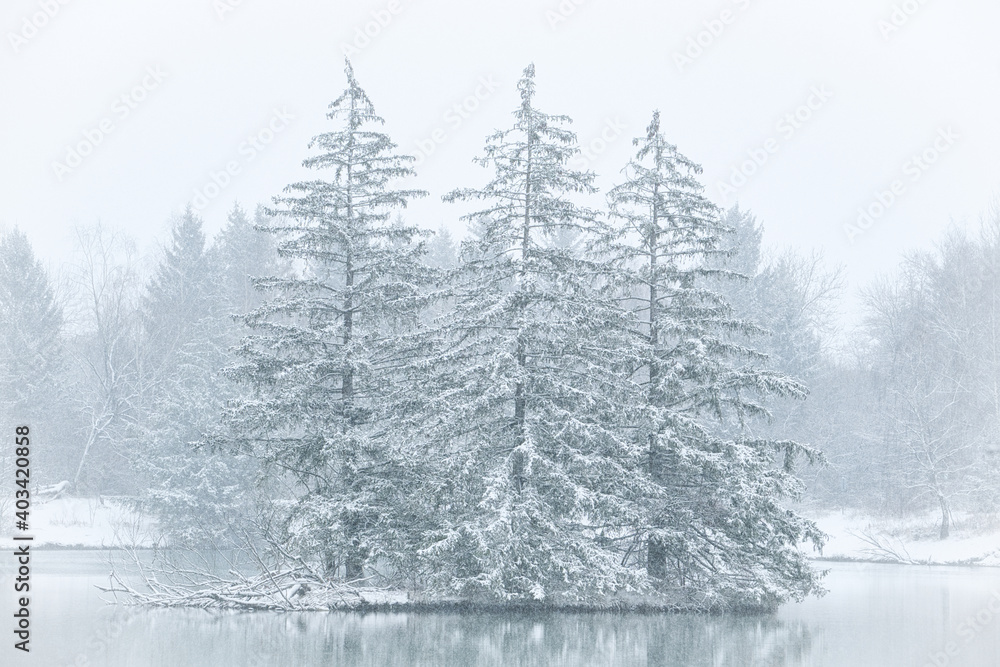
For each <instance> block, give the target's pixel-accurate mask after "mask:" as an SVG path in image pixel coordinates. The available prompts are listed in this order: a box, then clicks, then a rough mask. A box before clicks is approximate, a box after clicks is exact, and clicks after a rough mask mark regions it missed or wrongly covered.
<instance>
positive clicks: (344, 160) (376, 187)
mask: <svg viewBox="0 0 1000 667" xmlns="http://www.w3.org/2000/svg"><path fill="white" fill-rule="evenodd" d="M346 74H347V82H348V87H347V89H346V90H345V91H344V92H343V94H342V95H341V96H340V97H338V98H337V99H336V100H335V101H334V102H333V103H332V104H331V105H330V111H329V113H328V117H329V118H330V119H331V120H334V121H337V122H338V123H339V127H337V128H336V129H335V130H333V131H330V132H327V133H325V134H321V135H319V136H317V137H315V138H314V139H313V141H312V142H311V144H310V148H314V147H315V148H318V149H319V150H320V153H319V154H318V155H315V156H313V157H309V158H308V159H306V160H305V161H304V163H303V164H304V165H305V166H306V167H308V168H312V169H321V170H324V171H325V172H326V174H327V175H328V176H327V177H328V180H321V179H316V180H309V181H303V182H299V183H294V184H292V185H289V186H288V187H287V188H286V190H285V192H286V195H284V196H280V197H276V198H275V208H274V209H273V210H269V211H268V213H269V214H270V215H273V216H274V220H273V222H272V223H270V224H269V225H268V226H267V227H266V228H265V229H266V231H268V232H271V233H273V234H275V235H276V238H277V248H278V253H279V255H281V256H282V257H284V258H287V259H289V260H291V261H292V262H293V266H294V271H293V273H292V274H291V275H289V276H272V277H268V278H261V279H257V280H256V281H255V285H256V286H257V288H258V289H260V290H262V292H263V294H264V302H263V303H262V305H260V306H259V307H258V308H256V309H255V310H253V311H251V312H250V313H249V314H247V315H246V316H245V317H244V318H243V320H244V323H245V324H246V325H247V326H248V327H249V328H250V329H251V332H250V334H249V336H248V337H247V338H245V339H244V341H243V343H242V344H241V346H240V348H239V350H238V351H237V354H238V361H237V362H236V363H235V365H233V366H232V367H230V369H229V372H228V374H229V375H230V377H232V378H233V379H235V380H236V381H238V382H239V383H241V384H242V385H243V386H244V387H245V389H246V390H249V391H245V392H244V395H243V396H242V397H241V398H240V399H238V400H236V401H234V402H233V403H232V404H231V405H230V406H229V407H228V408H227V411H226V422H227V424H228V426H229V429H230V431H231V434H230V436H229V437H230V438H231V444H232V445H234V446H236V447H237V448H238V449H239V450H240V451H245V452H248V453H250V454H252V455H254V456H256V457H259V459H260V460H261V461H262V463H263V464H264V465H265V466H266V467H267V468H268V469H269V470H270V471H271V472H272V473H273V474H280V476H281V477H280V478H281V480H282V481H283V482H285V483H286V488H290V491H289V493H291V494H293V495H294V501H293V502H292V503H291V504H290V506H289V507H288V508H287V516H286V517H285V525H284V532H283V534H281V535H276V536H273V537H275V538H276V539H277V540H279V541H280V543H281V546H282V549H283V550H285V551H286V552H288V553H291V554H294V555H296V556H299V557H303V558H305V559H307V560H308V561H311V562H314V563H320V564H321V565H322V567H323V568H324V570H325V572H326V574H327V576H338V575H340V574H343V576H345V577H346V579H347V580H349V581H354V580H357V579H360V578H361V577H362V576H364V575H365V573H366V572H365V570H366V566H369V565H371V566H373V565H374V564H375V563H376V562H377V563H379V565H380V568H379V571H381V572H382V573H383V574H384V573H385V572H386V570H387V569H388V570H392V566H393V565H394V564H396V563H398V562H399V560H400V559H401V558H404V557H405V554H406V550H407V545H408V544H409V543H410V539H409V538H408V537H407V536H406V535H407V531H409V530H411V529H414V527H415V526H416V525H417V523H416V522H414V521H413V519H412V517H410V516H408V514H407V513H408V511H409V510H408V509H407V508H409V507H411V506H412V504H413V503H417V502H419V496H418V495H417V494H414V489H413V488H410V485H409V484H408V483H407V482H406V480H405V479H403V476H404V474H407V473H406V469H407V468H406V467H407V466H411V465H416V464H417V463H419V462H415V461H412V459H411V457H407V456H405V455H404V453H403V452H402V450H401V447H403V443H402V442H401V440H402V438H401V436H400V434H399V433H398V429H397V428H396V424H395V422H396V420H397V419H399V418H400V414H401V412H402V411H404V410H405V407H406V406H405V401H406V400H408V394H409V393H411V392H412V390H409V391H408V390H407V386H408V385H407V383H406V382H405V381H404V378H405V376H406V369H407V368H408V365H409V364H410V362H411V360H412V359H413V358H414V349H413V346H414V345H415V343H414V336H413V335H412V331H413V327H415V326H416V322H417V320H418V316H419V311H420V307H421V304H422V300H423V299H424V298H425V297H424V290H423V289H422V284H423V281H424V280H425V279H426V272H427V271H428V270H429V269H427V268H425V267H424V265H423V264H422V262H421V261H420V260H421V255H422V253H423V243H422V240H421V237H422V236H423V233H422V232H421V231H419V230H418V229H417V228H416V227H413V226H407V225H404V224H402V223H401V222H399V221H398V220H397V221H392V217H391V216H392V213H393V211H394V210H398V209H400V208H403V207H405V206H406V205H407V202H408V201H409V200H410V199H411V198H413V197H417V196H422V195H423V194H424V193H423V192H420V191H416V190H406V189H399V188H398V187H397V182H398V181H399V180H400V179H403V178H405V177H408V176H411V175H412V174H413V171H412V169H411V168H410V163H411V162H412V161H413V158H412V157H410V156H403V155H398V154H396V153H395V152H394V151H395V149H396V145H395V144H394V143H393V142H392V141H391V139H390V138H389V136H388V135H386V134H384V133H381V132H379V131H377V129H375V128H377V126H379V125H382V124H383V123H384V121H383V120H382V118H380V117H379V116H378V115H377V114H376V113H375V109H374V107H373V105H372V102H371V101H370V100H369V98H368V96H367V95H366V94H365V92H364V91H363V90H362V89H361V87H360V86H359V85H358V82H357V81H356V79H355V77H354V71H353V69H352V67H351V65H350V63H348V64H347V67H346ZM286 497H287V495H286ZM375 571H376V570H375V569H374V568H372V569H371V570H369V571H368V574H372V573H374V572H375Z"/></svg>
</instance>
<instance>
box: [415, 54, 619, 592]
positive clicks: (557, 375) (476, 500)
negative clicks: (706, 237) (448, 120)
mask: <svg viewBox="0 0 1000 667" xmlns="http://www.w3.org/2000/svg"><path fill="white" fill-rule="evenodd" d="M518 90H519V91H520V96H521V105H520V107H519V108H518V109H517V110H516V111H515V112H514V118H515V122H514V125H513V127H512V128H510V129H507V130H502V131H498V132H496V133H495V134H493V135H492V136H491V137H489V139H488V140H487V144H486V148H485V155H484V156H483V157H482V158H479V159H477V162H478V163H479V164H481V165H483V166H485V167H489V168H492V170H493V171H494V177H493V179H492V180H491V181H490V182H489V183H487V184H486V185H484V186H483V187H481V188H478V189H469V190H458V191H455V192H453V193H451V194H449V195H447V196H446V197H445V199H446V201H465V200H479V201H483V202H485V203H486V208H484V209H482V210H479V211H476V212H473V213H471V214H469V215H466V216H465V217H464V219H465V220H466V221H467V223H469V224H470V226H473V227H474V232H475V234H474V238H473V239H472V240H470V241H468V242H466V244H465V245H464V247H463V257H462V260H463V261H462V264H461V266H460V267H459V268H458V269H457V270H456V272H455V273H454V284H453V288H452V291H453V298H454V302H455V307H454V310H453V312H451V313H450V314H448V315H446V316H445V317H444V318H443V321H442V327H441V331H442V336H443V345H444V347H443V350H442V351H441V353H440V354H439V355H438V356H437V357H436V358H435V359H434V360H433V363H432V364H431V368H432V374H433V382H432V385H433V387H434V392H433V399H432V400H431V401H430V402H429V404H428V406H427V408H426V409H427V413H428V415H429V417H430V419H429V422H430V423H429V424H427V425H425V428H424V430H423V435H424V437H426V438H427V440H428V448H429V451H430V452H431V453H432V455H433V456H436V457H439V460H440V465H441V468H440V476H439V479H440V485H439V486H438V488H437V489H436V495H437V498H438V500H437V502H438V507H437V514H436V516H437V519H438V521H439V523H438V525H437V527H436V529H435V530H433V531H431V532H430V533H429V534H428V544H427V546H426V548H425V550H424V554H425V555H426V556H427V557H428V558H429V560H430V562H431V570H432V572H433V576H432V578H431V585H432V587H433V588H434V589H436V590H438V591H443V592H445V593H446V594H455V593H457V594H459V595H462V596H464V597H466V598H470V599H486V600H529V601H530V600H545V601H560V600H562V601H565V600H579V599H582V598H586V597H588V596H592V595H597V594H600V593H606V592H610V591H615V590H622V589H625V588H628V587H629V586H633V585H634V586H638V585H639V584H638V582H637V581H636V580H635V579H634V577H633V576H632V573H631V572H629V571H628V570H627V569H625V568H623V567H622V565H621V562H620V554H619V553H618V552H617V551H616V549H615V544H616V543H615V539H616V538H617V537H618V535H617V533H615V531H614V528H613V526H620V525H622V524H624V523H625V519H624V518H623V517H622V516H621V512H622V508H623V507H625V506H626V504H625V503H622V502H621V501H620V496H621V495H623V494H626V493H627V492H628V489H629V487H630V486H631V482H630V479H629V475H628V469H627V466H625V465H622V463H621V460H622V459H627V458H628V453H627V452H624V453H623V452H620V451H619V450H620V448H621V447H622V446H623V441H622V440H621V439H620V438H616V434H617V431H616V430H615V429H613V428H609V424H610V423H611V420H610V418H609V406H610V405H611V404H610V403H609V402H608V400H607V398H606V396H608V395H609V394H610V393H611V390H610V388H609V386H610V385H611V384H613V382H614V381H615V379H616V378H615V376H614V375H613V374H611V373H608V372H606V371H605V366H606V363H605V361H604V360H606V359H608V358H610V357H612V356H613V348H614V347H615V342H614V339H613V337H608V336H604V332H607V331H614V330H615V328H614V327H612V326H611V324H610V323H609V321H615V320H616V318H617V317H618V316H619V313H618V311H617V309H616V308H615V307H614V304H613V303H610V302H602V301H601V300H600V299H599V298H595V297H597V293H596V292H595V291H594V290H593V289H592V287H591V282H592V277H593V275H594V272H595V268H594V267H593V266H592V265H591V264H590V263H588V262H587V261H585V260H583V259H581V258H580V257H579V255H578V254H577V253H576V252H575V250H574V248H573V247H572V244H568V243H561V242H560V241H561V240H564V239H566V238H568V237H570V236H573V235H574V234H576V233H587V232H590V231H592V229H593V227H594V226H595V225H596V224H598V223H597V221H596V216H595V213H594V211H591V210H589V209H587V208H584V207H582V206H579V205H577V204H575V203H574V202H573V195H575V194H577V193H592V192H594V187H593V185H592V180H593V174H591V173H583V172H578V171H573V170H571V169H570V168H569V167H568V166H567V163H568V161H569V160H570V159H571V157H572V156H573V155H574V154H575V153H576V152H577V151H578V148H577V143H576V136H575V135H574V134H573V133H572V132H570V131H569V130H567V129H565V128H564V127H563V126H564V125H565V124H566V123H568V122H569V118H567V117H565V116H554V115H549V114H546V113H543V112H542V111H540V110H539V109H538V108H537V107H536V106H535V70H534V66H529V67H528V68H527V69H525V71H524V76H523V77H522V78H521V80H520V82H519V84H518ZM620 328H621V327H620V326H619V327H618V329H620ZM624 445H625V446H627V445H628V443H627V442H625V443H624Z"/></svg>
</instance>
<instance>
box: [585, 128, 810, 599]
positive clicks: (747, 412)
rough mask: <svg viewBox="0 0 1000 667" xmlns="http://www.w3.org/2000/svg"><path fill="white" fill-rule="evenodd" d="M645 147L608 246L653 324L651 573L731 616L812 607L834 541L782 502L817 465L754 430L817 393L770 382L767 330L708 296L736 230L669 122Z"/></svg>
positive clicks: (645, 381)
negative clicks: (755, 342)
mask: <svg viewBox="0 0 1000 667" xmlns="http://www.w3.org/2000/svg"><path fill="white" fill-rule="evenodd" d="M635 145H636V146H637V152H636V155H635V157H634V158H633V160H632V161H631V162H630V163H629V164H628V166H627V168H626V170H625V179H626V180H625V182H624V183H622V184H621V185H619V186H617V187H615V188H614V189H613V190H612V191H611V192H609V195H608V199H609V203H610V207H611V214H612V219H613V220H614V221H615V222H616V223H617V224H616V229H615V230H613V232H612V233H611V234H609V235H607V236H606V237H604V239H602V242H601V243H600V244H599V245H600V246H602V247H603V252H604V253H606V254H607V255H608V256H609V258H610V261H611V266H613V267H616V269H617V273H618V274H617V276H615V277H614V280H613V281H612V284H613V285H614V284H617V286H618V289H619V290H620V291H621V293H622V294H623V296H624V297H625V298H626V303H627V304H628V307H629V308H630V309H631V310H632V311H633V312H634V314H635V315H636V319H637V320H638V321H639V323H640V325H639V327H638V328H637V329H636V331H635V333H636V334H638V335H637V336H636V337H634V338H633V339H632V340H633V341H635V346H636V347H635V349H633V350H632V351H631V352H627V353H626V354H628V355H629V356H634V357H635V358H638V359H642V364H641V366H640V367H639V368H637V369H636V371H637V374H636V378H638V380H639V382H638V383H637V386H638V387H639V388H640V389H641V393H640V394H638V395H637V396H635V398H634V402H636V403H639V404H641V405H643V406H644V407H645V414H644V417H643V419H642V420H641V421H639V422H637V423H636V427H637V428H636V433H637V434H638V436H637V437H639V438H640V439H641V440H643V441H645V446H646V449H647V461H648V463H647V471H646V474H647V475H648V476H649V478H650V481H651V482H653V483H654V484H655V485H656V487H658V488H657V489H656V492H655V493H654V494H652V495H650V497H648V498H647V499H646V500H645V501H644V502H643V503H642V510H643V511H642V512H641V513H640V516H642V517H643V521H644V522H645V525H642V526H640V528H641V530H640V531H639V534H640V535H641V536H642V537H643V539H644V540H645V543H646V544H645V546H646V548H645V566H646V571H647V573H648V575H649V576H650V577H651V578H653V579H655V580H659V581H660V582H661V585H662V586H668V587H676V588H678V589H680V590H681V591H684V590H690V591H692V592H697V593H698V594H706V593H707V594H709V595H716V596H717V599H718V600H719V601H720V602H725V601H733V600H734V599H737V600H739V601H740V602H744V603H749V604H760V603H765V604H767V603H773V602H775V601H777V600H780V599H783V598H784V597H785V596H787V595H789V594H791V595H796V596H798V595H803V594H805V593H808V592H809V591H810V590H812V589H813V588H814V586H815V585H816V581H815V578H814V576H813V574H812V573H811V571H810V570H809V568H808V566H807V564H806V563H805V562H804V559H803V557H802V555H801V554H800V552H799V551H798V548H797V544H798V542H799V541H800V540H801V539H803V538H812V539H813V540H814V541H819V539H820V534H819V532H818V531H817V530H816V528H815V527H814V526H813V525H812V524H811V523H809V522H807V521H805V520H803V519H801V518H799V517H797V516H795V515H794V514H792V513H790V512H787V511H786V510H784V509H783V508H782V507H781V506H780V504H779V502H780V500H781V498H782V497H783V496H788V495H793V496H794V495H795V494H796V493H797V492H798V491H799V483H798V481H797V480H796V478H795V477H794V476H793V475H792V470H791V465H792V462H793V461H794V458H795V457H796V456H797V455H799V454H805V455H806V456H809V457H812V456H813V455H814V453H813V452H812V450H809V449H807V448H804V447H801V446H799V445H797V444H795V443H792V442H772V441H768V440H766V439H760V438H756V437H754V436H753V435H752V433H751V432H749V431H748V430H747V429H746V428H745V427H746V425H747V422H748V419H750V418H751V417H754V416H766V414H767V411H766V406H765V404H764V403H763V402H762V401H763V399H765V398H766V397H767V396H769V395H790V396H802V395H804V388H803V387H802V386H801V385H800V384H799V383H798V382H796V381H794V380H792V379H790V378H788V377H786V376H783V375H781V374H780V373H776V372H772V371H769V370H766V369H765V368H764V361H765V358H764V356H763V355H762V354H760V353H758V352H756V351H755V350H754V349H752V348H751V347H749V346H747V345H745V344H743V343H742V341H743V340H746V338H747V337H748V336H750V337H752V336H753V335H754V334H756V333H758V332H759V329H758V328H757V327H755V326H754V325H752V324H750V323H748V322H746V321H743V320H740V319H739V318H737V317H735V316H734V314H733V311H732V308H731V307H730V306H729V304H728V303H727V302H726V300H725V299H724V298H723V297H721V296H720V295H719V294H718V293H716V292H715V291H713V290H712V289H710V287H708V286H707V285H708V284H709V281H708V280H706V279H707V278H709V277H713V278H719V277H720V276H723V275H725V273H726V272H724V271H720V270H719V269H717V268H712V263H711V261H710V260H711V259H712V258H713V257H715V256H717V255H719V254H720V253H722V252H724V250H723V245H722V243H723V238H724V235H725V233H726V231H727V229H726V227H725V226H724V224H723V223H722V221H721V215H720V212H719V211H718V210H717V209H716V207H715V206H714V205H713V204H712V203H710V202H709V201H708V200H707V199H705V197H704V196H703V194H702V190H703V189H702V186H701V184H700V183H699V182H698V180H697V175H698V174H699V173H700V171H701V170H700V167H698V166H697V165H695V164H694V163H692V162H691V161H690V160H688V159H687V158H686V157H684V156H683V155H681V154H680V153H679V152H678V151H677V149H676V147H675V146H673V145H671V144H670V143H668V142H667V141H666V140H665V138H664V137H663V134H662V133H661V131H660V118H659V113H655V114H654V115H653V120H652V122H651V123H650V125H649V128H648V130H647V134H646V136H644V137H641V138H639V139H636V140H635ZM732 277H733V278H734V279H736V278H737V277H736V276H732ZM776 454H778V455H784V467H780V466H775V465H774V464H773V459H774V457H775V455H776Z"/></svg>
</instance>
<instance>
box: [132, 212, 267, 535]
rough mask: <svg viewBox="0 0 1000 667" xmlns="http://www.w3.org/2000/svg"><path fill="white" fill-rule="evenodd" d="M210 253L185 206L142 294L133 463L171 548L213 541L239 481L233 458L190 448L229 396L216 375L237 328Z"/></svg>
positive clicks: (239, 490) (236, 505)
mask: <svg viewBox="0 0 1000 667" xmlns="http://www.w3.org/2000/svg"><path fill="white" fill-rule="evenodd" d="M231 224H232V223H230V225H231ZM212 259H213V256H212V253H210V252H209V249H208V248H206V240H205V234H204V232H203V230H202V221H201V218H199V217H198V216H197V215H195V214H194V212H193V210H192V209H191V208H190V207H189V208H188V209H187V210H186V211H185V212H184V214H183V215H182V216H180V217H179V218H177V219H176V220H175V221H174V223H173V225H172V227H171V237H170V241H169V243H168V244H167V245H166V247H165V248H164V252H163V256H162V259H161V260H160V263H159V264H158V266H157V268H156V271H155V273H154V275H153V276H152V279H151V281H150V284H149V286H148V288H147V293H146V295H145V298H144V300H143V319H144V324H145V327H144V328H145V345H144V348H145V350H146V355H145V358H146V363H145V368H144V378H145V382H144V386H145V387H146V389H145V391H144V392H143V407H142V411H141V413H140V424H141V427H142V433H143V438H142V443H143V448H142V451H140V452H137V454H138V456H136V460H135V461H134V464H135V468H136V470H137V471H138V473H139V474H140V476H141V477H142V479H143V481H144V482H145V484H144V493H143V497H142V501H143V505H144V509H145V510H146V511H149V512H150V513H151V514H152V515H154V516H155V517H157V519H158V521H159V526H160V527H161V528H162V529H163V530H164V532H165V536H166V537H167V539H168V540H169V541H170V542H171V543H172V544H174V545H181V544H200V545H203V546H204V545H207V544H212V543H216V544H219V543H222V542H223V541H224V540H225V536H226V535H227V533H228V529H229V523H230V522H231V521H233V520H234V519H235V518H236V516H237V515H238V514H239V509H240V507H241V504H242V501H241V498H242V496H243V494H244V492H245V489H246V487H247V484H248V481H247V477H248V476H247V474H245V472H244V471H245V469H246V466H245V465H243V464H242V462H241V461H239V460H238V459H237V460H234V459H232V458H231V457H229V456H226V455H222V454H218V453H212V452H209V451H207V450H206V449H204V448H198V447H197V446H196V443H197V442H199V441H201V440H203V439H204V438H205V436H206V434H211V433H212V432H213V431H214V430H215V428H216V423H217V422H218V416H219V414H220V413H221V411H222V409H223V407H224V406H225V400H226V398H227V396H229V395H231V394H232V391H231V383H229V382H228V381H227V380H226V379H225V378H224V377H223V376H222V375H221V373H220V371H221V369H222V368H223V367H224V366H225V365H226V363H227V361H228V359H229V356H228V347H229V346H230V345H233V344H235V342H236V331H237V324H236V322H234V321H233V320H232V318H231V317H230V316H229V315H228V313H227V312H226V310H225V308H224V302H223V294H222V289H220V288H221V286H222V284H221V281H219V280H218V279H217V271H216V270H215V267H213V265H212Z"/></svg>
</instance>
